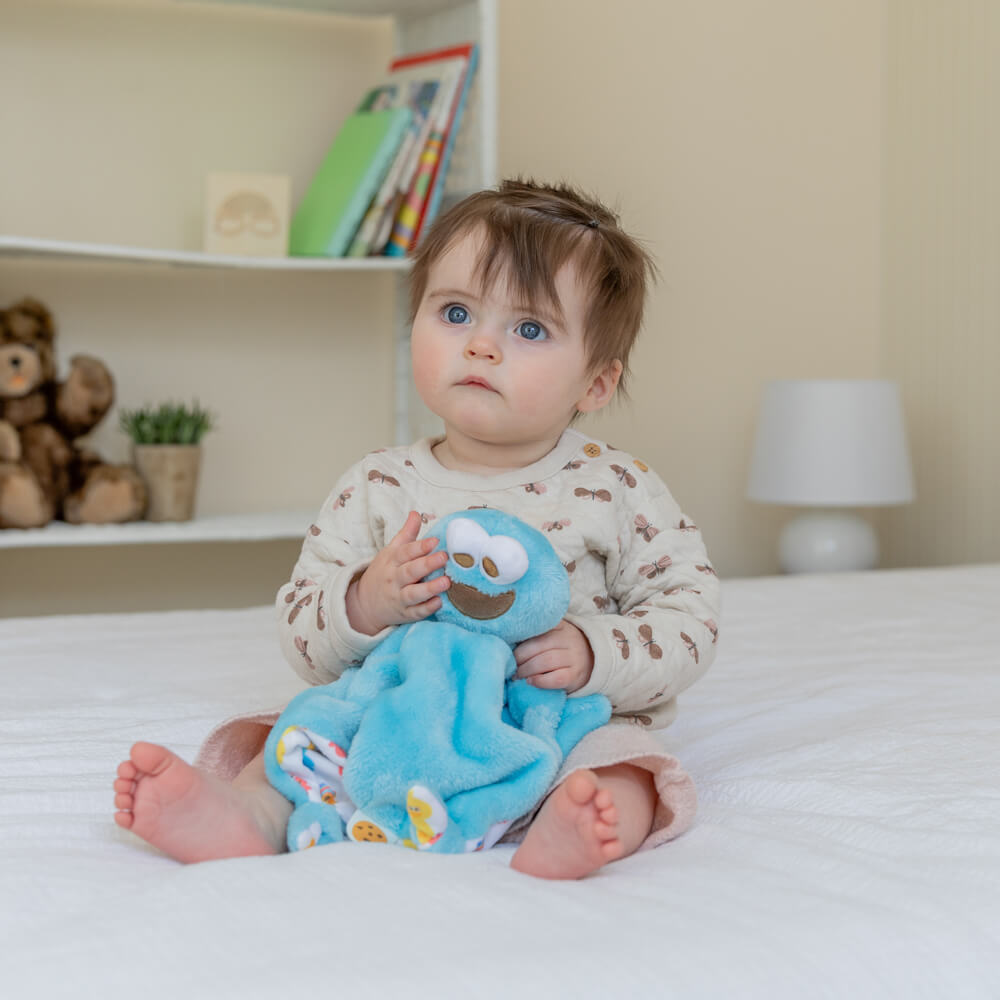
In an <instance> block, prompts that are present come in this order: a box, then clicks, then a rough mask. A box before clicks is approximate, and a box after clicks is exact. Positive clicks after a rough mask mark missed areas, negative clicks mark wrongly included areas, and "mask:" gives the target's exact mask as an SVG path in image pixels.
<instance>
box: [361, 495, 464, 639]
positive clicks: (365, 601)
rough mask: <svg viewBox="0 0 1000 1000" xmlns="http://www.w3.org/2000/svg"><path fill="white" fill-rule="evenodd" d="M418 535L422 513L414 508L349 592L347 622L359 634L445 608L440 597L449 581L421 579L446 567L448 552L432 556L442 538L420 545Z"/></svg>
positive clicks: (416, 619)
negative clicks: (426, 581) (426, 580)
mask: <svg viewBox="0 0 1000 1000" xmlns="http://www.w3.org/2000/svg"><path fill="white" fill-rule="evenodd" d="M419 532H420V515H419V514H418V513H417V512H416V511H412V510H411V511H410V513H409V515H408V516H407V518H406V523H405V524H404V525H403V527H402V528H401V529H400V531H399V534H398V535H396V537H395V538H393V539H392V540H391V541H390V542H389V543H388V545H386V547H385V548H384V549H382V550H381V551H380V552H379V553H378V554H377V555H376V556H375V558H374V559H373V560H372V561H371V563H370V564H369V566H368V568H367V569H366V570H365V571H364V573H362V574H361V576H360V577H358V579H356V580H354V581H352V583H351V585H350V586H349V587H348V588H347V618H348V621H350V623H351V625H352V626H353V627H354V628H355V629H356V630H357V631H358V632H363V633H364V634H365V635H375V633H376V632H380V631H381V630H382V629H384V628H385V627H386V626H388V625H402V624H404V623H406V622H415V621H420V620H421V619H422V618H426V617H427V616H428V615H432V614H433V613H434V612H435V611H437V609H438V608H439V607H441V598H440V597H438V596H437V595H438V594H440V593H442V591H445V590H447V589H448V587H450V586H451V581H450V580H449V579H448V577H446V576H439V577H437V578H436V579H434V580H431V581H430V582H429V583H423V582H421V581H423V578H424V577H425V576H427V575H428V574H429V573H433V572H434V570H436V569H441V568H443V567H444V565H445V563H447V562H448V553H447V552H444V551H441V552H433V553H432V550H433V549H434V548H435V547H436V546H437V544H438V539H436V538H422V539H420V541H417V535H418V534H419ZM428 553H432V554H431V555H428Z"/></svg>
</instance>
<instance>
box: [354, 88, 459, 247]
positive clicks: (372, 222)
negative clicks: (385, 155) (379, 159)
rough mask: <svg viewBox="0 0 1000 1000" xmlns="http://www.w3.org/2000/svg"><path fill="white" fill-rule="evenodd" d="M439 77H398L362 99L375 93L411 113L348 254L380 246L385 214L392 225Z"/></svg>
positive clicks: (383, 101) (378, 99)
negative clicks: (410, 78)
mask: <svg viewBox="0 0 1000 1000" xmlns="http://www.w3.org/2000/svg"><path fill="white" fill-rule="evenodd" d="M438 83H439V81H438V80H436V79H430V80H429V79H415V80H404V79H401V80H399V81H397V82H396V83H394V84H391V85H384V86H382V87H380V88H378V91H377V92H375V91H372V92H370V93H369V94H368V95H367V96H366V98H365V101H366V102H369V100H370V99H372V98H373V97H374V103H378V104H380V105H382V106H388V107H407V108H409V109H410V111H411V113H412V116H413V117H412V118H411V119H410V125H409V128H408V129H407V130H406V135H405V136H404V137H403V141H402V142H401V143H400V145H399V149H398V150H397V152H396V156H395V158H394V159H393V161H392V166H391V167H390V168H389V171H388V173H387V174H386V175H385V180H383V181H382V186H381V187H380V188H379V190H378V193H377V194H376V195H375V197H374V198H373V199H372V203H371V205H369V207H368V211H367V212H365V216H364V219H362V221H361V225H360V226H359V227H358V232H357V235H356V236H355V237H354V239H353V240H352V242H351V247H350V250H349V251H348V256H349V257H364V256H366V255H367V254H369V253H375V252H377V251H378V250H381V248H382V244H384V243H385V239H383V240H382V244H379V245H377V246H376V237H377V235H378V233H379V232H380V231H381V229H382V228H383V220H384V219H385V218H386V216H388V219H389V224H390V225H391V222H392V218H393V216H394V215H395V213H396V210H397V209H398V207H399V206H398V199H397V192H398V191H399V190H400V188H401V187H402V188H403V190H404V191H405V190H406V187H405V186H403V185H407V186H408V184H409V180H408V179H407V180H405V181H404V180H403V177H404V173H405V171H406V169H407V166H408V164H409V162H410V159H411V153H412V151H413V149H414V148H415V147H417V144H418V143H419V144H420V145H421V146H422V145H423V136H424V132H425V130H424V126H425V123H427V124H428V125H429V120H428V115H429V114H430V112H431V108H432V107H433V104H434V98H435V95H436V94H437V91H438ZM359 110H362V109H359Z"/></svg>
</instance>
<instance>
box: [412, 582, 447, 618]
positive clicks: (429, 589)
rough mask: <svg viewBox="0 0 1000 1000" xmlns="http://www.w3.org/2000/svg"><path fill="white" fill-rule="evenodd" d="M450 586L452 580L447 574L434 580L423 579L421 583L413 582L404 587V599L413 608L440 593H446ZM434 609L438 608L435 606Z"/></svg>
mask: <svg viewBox="0 0 1000 1000" xmlns="http://www.w3.org/2000/svg"><path fill="white" fill-rule="evenodd" d="M450 586H451V580H449V579H448V577H446V576H439V577H435V578H434V579H433V580H421V581H420V582H419V583H412V584H410V586H408V587H404V588H403V593H402V596H403V600H404V601H405V602H406V604H407V606H409V607H410V608H413V607H416V606H418V605H421V604H424V603H426V602H427V601H431V600H433V599H434V598H436V597H437V596H438V594H441V593H444V591H446V590H447V589H448V588H449V587H450ZM439 604H440V602H439ZM434 610H435V611H436V610H437V608H434ZM428 613H429V612H428Z"/></svg>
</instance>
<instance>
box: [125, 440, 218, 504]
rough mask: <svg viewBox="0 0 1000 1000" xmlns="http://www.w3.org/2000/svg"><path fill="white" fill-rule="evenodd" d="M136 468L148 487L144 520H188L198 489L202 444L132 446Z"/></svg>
mask: <svg viewBox="0 0 1000 1000" xmlns="http://www.w3.org/2000/svg"><path fill="white" fill-rule="evenodd" d="M133 455H134V459H135V467H136V468H137V469H138V470H139V475H141V476H142V478H143V479H144V480H145V481H146V488H147V489H148V490H149V506H148V508H147V509H146V520H147V521H190V520H191V518H192V517H193V516H194V501H195V494H196V493H197V491H198V470H199V467H200V465H201V445H198V444H137V445H133Z"/></svg>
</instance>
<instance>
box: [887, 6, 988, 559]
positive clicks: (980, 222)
mask: <svg viewBox="0 0 1000 1000" xmlns="http://www.w3.org/2000/svg"><path fill="white" fill-rule="evenodd" d="M888 11H889V16H888V20H887V41H888V46H887V65H886V126H887V127H886V150H887V155H886V181H885V289H886V294H885V307H886V308H885V346H886V370H887V372H889V373H890V374H891V375H892V376H894V377H895V378H898V379H899V380H900V381H901V383H902V385H903V390H904V397H905V402H906V406H907V409H908V411H909V415H910V430H911V436H912V440H913V460H914V467H915V469H914V471H915V474H916V481H917V494H918V501H917V503H915V504H913V505H912V506H910V507H908V508H906V509H904V510H903V511H901V512H900V516H899V517H898V518H896V519H894V520H893V521H892V522H891V523H890V525H889V532H888V545H887V554H888V557H889V558H890V559H892V560H893V562H895V563H897V564H900V565H928V564H930V565H934V564H948V563H962V562H983V561H987V560H997V559H1000V518H998V517H997V513H998V510H1000V332H998V331H1000V228H998V223H1000V214H998V210H1000V120H998V117H997V107H998V105H1000V6H998V5H997V4H996V2H995V0H950V2H949V3H941V2H936V0H891V2H890V3H889V6H888Z"/></svg>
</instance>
